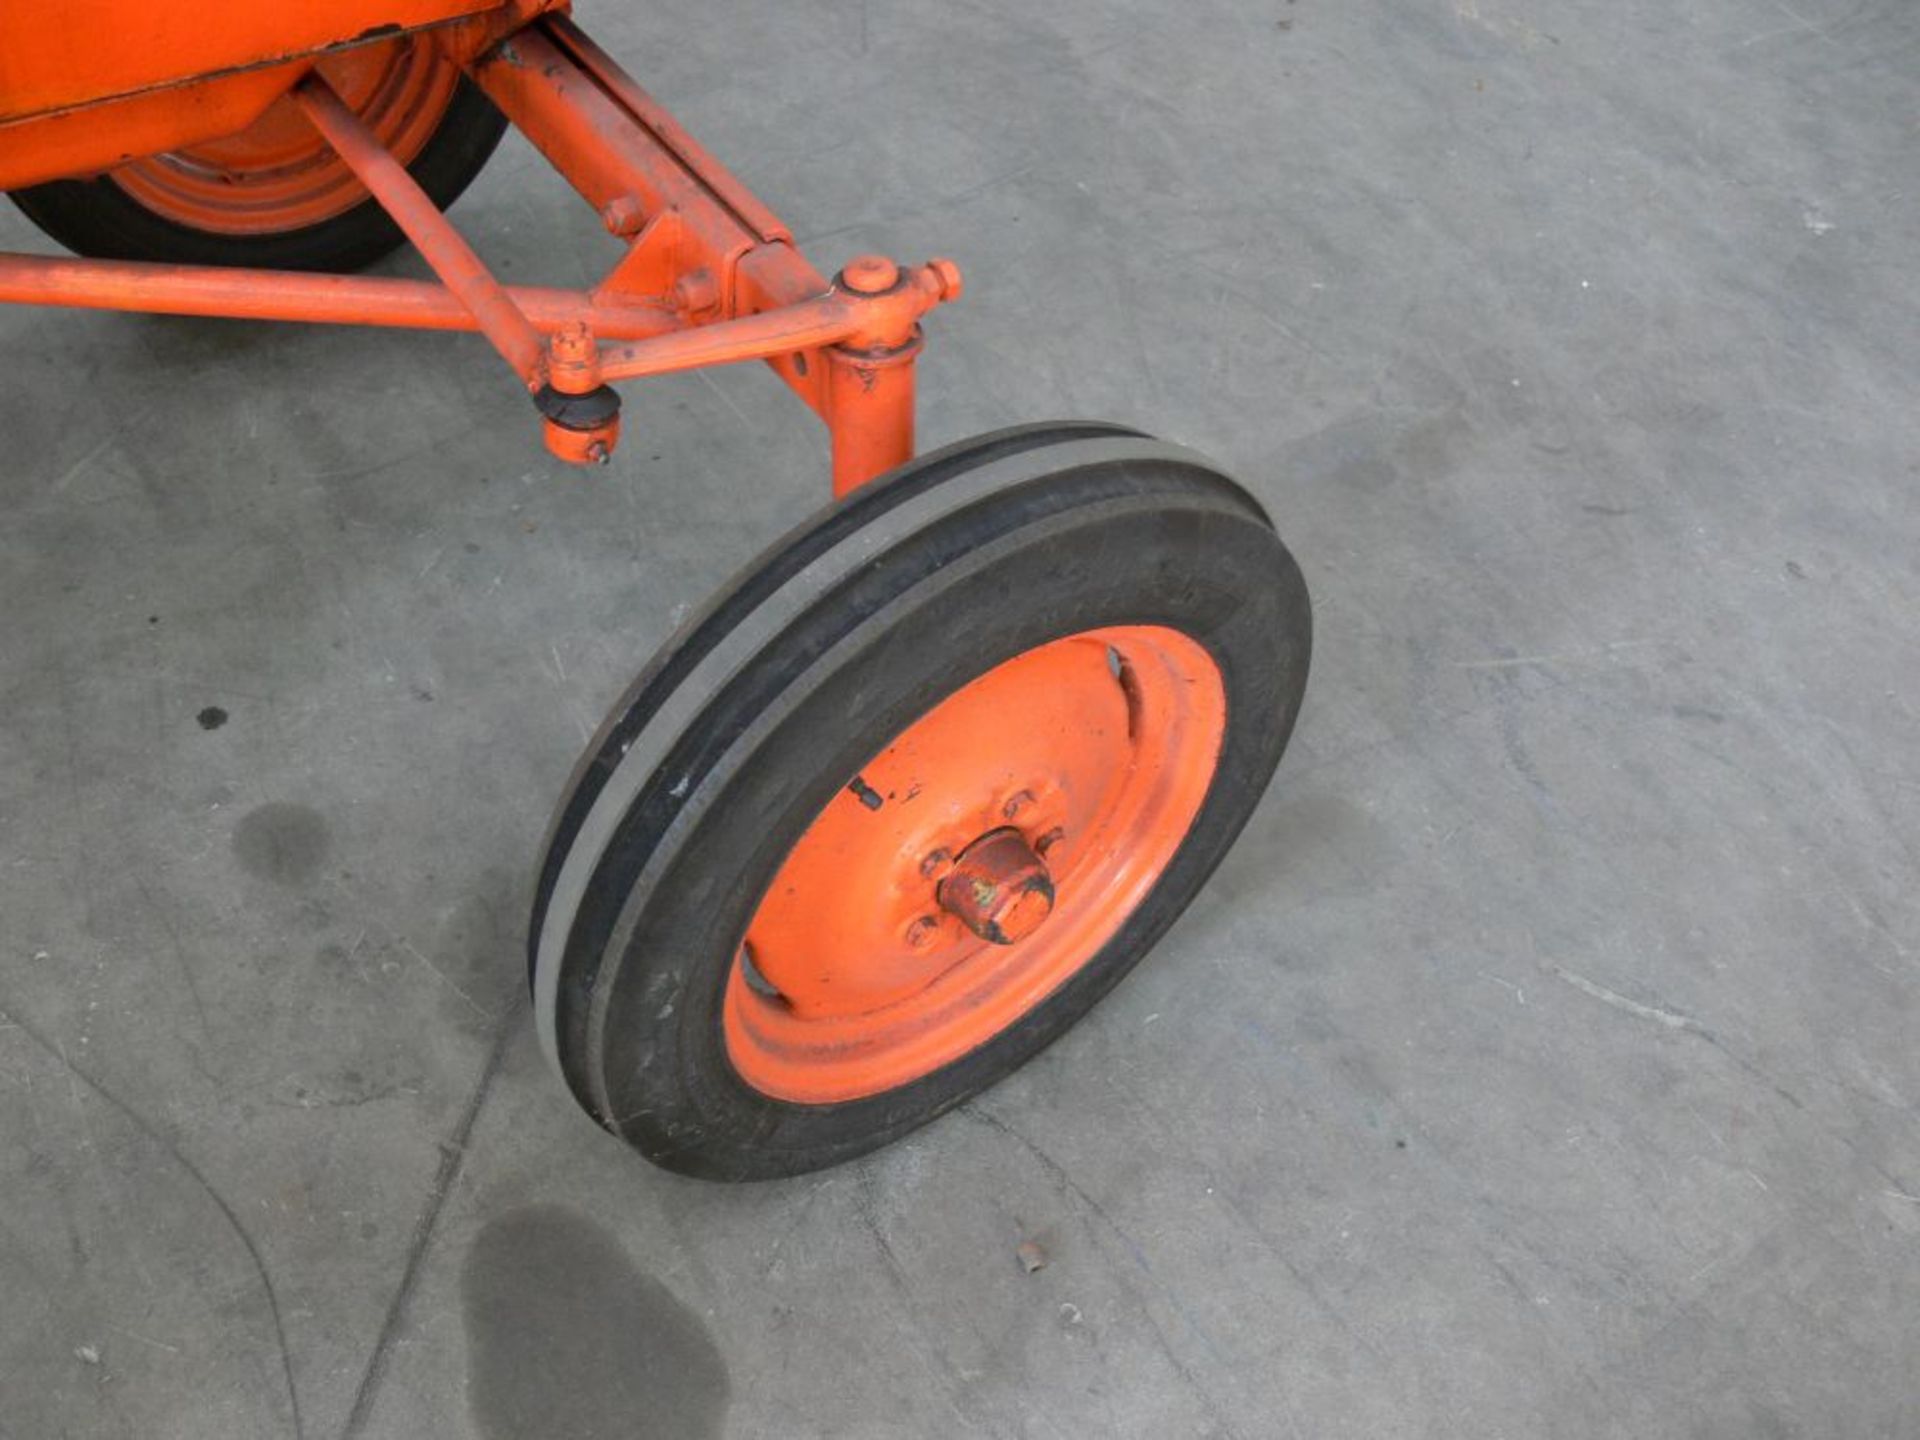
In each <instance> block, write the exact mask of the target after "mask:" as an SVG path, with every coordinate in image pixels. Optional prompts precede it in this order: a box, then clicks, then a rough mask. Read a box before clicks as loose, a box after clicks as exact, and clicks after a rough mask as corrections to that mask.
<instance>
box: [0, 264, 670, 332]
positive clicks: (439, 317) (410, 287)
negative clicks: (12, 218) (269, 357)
mask: <svg viewBox="0 0 1920 1440" xmlns="http://www.w3.org/2000/svg"><path fill="white" fill-rule="evenodd" d="M507 295H508V297H509V298H510V299H511V300H512V301H513V303H514V305H515V306H516V307H517V308H518V309H519V310H520V311H521V312H522V313H523V314H524V315H526V317H527V318H528V319H529V320H530V321H532V322H533V324H534V326H535V327H536V328H537V329H539V330H541V331H542V332H545V333H548V334H551V333H552V332H553V331H556V330H559V329H561V328H562V327H563V326H566V325H571V324H574V323H576V322H580V321H584V322H585V323H586V324H587V325H588V326H589V327H591V328H592V330H593V333H594V334H596V335H599V336H603V337H605V338H606V339H608V340H639V339H643V338H645V337H647V336H650V335H660V334H664V333H665V332H667V331H669V330H674V329H677V328H678V327H679V325H680V320H679V317H678V316H677V315H675V313H674V312H673V311H672V310H670V309H668V308H667V307H666V306H664V305H657V304H650V303H647V302H643V301H633V302H623V303H620V304H615V305H602V304H598V303H596V302H595V301H594V300H593V298H592V297H591V296H589V295H586V294H584V293H583V292H581V291H578V290H558V289H552V288H549V287H546V286H535V285H527V286H518V285H516V286H510V287H508V289H507ZM0 304H12V305H63V306H68V307H71V308H75V309H82V310H126V311H134V312H151V313H153V314H157V315H206V316H219V317H224V318H227V319H233V320H291V321H299V322H303V323H310V324H319V325H385V326H392V327H395V328H399V329H406V330H465V331H477V330H478V329H479V328H480V322H479V321H478V320H476V319H475V318H474V316H473V313H472V312H471V311H469V310H468V309H467V307H466V306H464V305H462V304H461V303H460V301H459V300H458V299H456V298H455V297H454V295H453V294H452V292H450V291H449V290H448V289H447V288H446V286H444V285H439V284H436V283H435V282H433V281H431V280H399V279H388V278H385V277H382V276H374V275H312V274H307V273H305V272H303V271H293V270H248V269H241V268H229V267H221V268H218V269H216V268H214V267H213V266H210V265H154V264H149V263H147V262H145V261H140V260H78V259H68V258H66V257H64V256H49V255H13V254H6V253H3V252H0Z"/></svg>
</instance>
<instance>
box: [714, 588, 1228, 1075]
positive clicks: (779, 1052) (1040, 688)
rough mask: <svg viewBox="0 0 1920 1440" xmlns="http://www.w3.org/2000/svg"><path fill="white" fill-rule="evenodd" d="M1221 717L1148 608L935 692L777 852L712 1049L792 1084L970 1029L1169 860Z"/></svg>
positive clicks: (926, 1066) (1187, 659)
mask: <svg viewBox="0 0 1920 1440" xmlns="http://www.w3.org/2000/svg"><path fill="white" fill-rule="evenodd" d="M1225 729H1226V687H1225V684H1224V682H1223V680H1222V678H1221V674H1220V668H1219V666H1218V665H1217V664H1216V663H1215V661H1214V660H1213V658H1212V656H1211V655H1209V654H1208V653H1207V651H1206V650H1205V649H1204V648H1203V647H1202V646H1201V645H1200V644H1199V643H1198V642H1197V641H1194V640H1192V639H1190V638H1188V637H1187V636H1185V635H1183V634H1181V633H1179V632H1178V631H1175V630H1170V629H1167V628H1165V627H1163V626H1156V625H1129V626H1116V627H1111V628H1104V629H1098V630H1087V631H1082V632H1081V633H1079V634H1076V635H1070V636H1067V637H1065V638H1064V639H1060V640H1054V641H1051V642H1049V643H1047V644H1045V645H1041V646H1038V647H1036V648H1034V649H1032V650H1028V651H1025V652H1023V653H1022V654H1019V655H1016V656H1015V657H1013V658H1012V659H1010V660H1007V661H1005V662H1004V663H1002V664H1000V665H997V666H995V667H994V668H993V669H991V670H989V671H987V672H986V673H985V674H984V675H982V676H980V677H979V678H978V679H976V680H973V681H972V682H970V683H969V684H967V685H965V686H963V687H962V688H961V689H959V690H957V691H955V692H954V693H953V694H952V695H950V696H948V697H947V698H946V699H945V700H943V701H941V702H940V703H939V704H938V705H936V706H934V707H933V709H931V710H929V711H928V712H927V713H926V714H925V715H923V716H921V717H920V718H919V719H918V720H916V721H915V722H914V723H913V724H912V725H910V726H909V727H908V728H907V729H906V730H904V731H902V732H901V733H900V735H898V736H897V737H896V738H895V739H894V740H893V741H892V743H890V744H889V745H888V746H887V747H886V748H885V749H884V750H882V751H881V752H880V753H879V754H878V755H875V756H874V757H873V758H872V759H871V760H870V761H869V762H868V763H867V764H866V765H865V766H863V767H862V769H861V771H860V774H859V776H858V777H857V778H856V779H855V780H854V781H853V782H852V784H851V785H849V786H848V787H847V788H846V789H845V790H843V791H841V792H840V793H839V794H837V795H836V796H835V797H834V799H833V800H832V801H830V802H829V803H828V805H827V806H826V808H825V809H824V810H822V811H821V813H820V814H819V815H818V816H817V817H816V818H815V819H814V821H813V823H812V824H811V825H810V826H809V827H808V829H807V831H806V832H805V834H803V835H802V836H801V837H800V840H799V842H798V843H797V844H796V845H795V846H794V848H793V849H792V851H791V852H790V853H789V854H788V856H787V858H786V860H785V861H784V863H783V864H782V865H781V867H780V870H779V873H778V874H777V875H776V876H775V877H774V880H773V883H772V884H771V885H770V886H769V887H768V889H767V892H766V894H765V895H764V896H763V897H762V898H761V900H760V904H759V906H758V908H757V909H756V911H755V913H754V916H753V919H752V920H751V921H750V922H749V924H748V927H747V932H746V939H745V943H744V944H743V946H742V947H741V953H740V957H739V959H738V960H737V961H736V963H735V964H734V966H733V968H732V973H731V974H730V975H729V977H728V980H727V989H726V995H725V997H724V1000H723V1003H722V1022H721V1023H722V1028H723V1032H724V1035H725V1040H726V1047H727V1054H728V1058H729V1059H730V1060H731V1061H732V1063H733V1066H734V1069H735V1070H736V1072H738V1074H739V1075H740V1077H741V1078H742V1079H743V1080H745V1081H746V1082H747V1083H748V1084H749V1085H752V1086H753V1087H754V1088H755V1089H758V1090H760V1091H762V1092H763V1093H765V1094H768V1095H772V1096H775V1097H777V1098H780V1099H784V1100H791V1101H796V1102H800V1103H804V1104H830V1103H833V1102H837V1101H846V1100H855V1099H859V1098H861V1097H863V1096H869V1095H877V1094H880V1093H882V1092H884V1091H888V1090H892V1089H896V1088H898V1087H899V1086H901V1085H905V1084H907V1083H909V1082H911V1081H913V1080H916V1079H918V1078H920V1077H921V1076H923V1075H926V1074H928V1073H930V1072H932V1071H934V1070H937V1069H938V1068H940V1067H941V1066H942V1065H945V1064H948V1063H949V1062H951V1061H953V1060H956V1059H958V1058H960V1057H961V1056H963V1055H965V1054H967V1053H969V1052H970V1051H972V1050H975V1049H977V1048H979V1047H980V1046H981V1045H983V1044H985V1043H986V1042H988V1041H989V1040H991V1039H992V1038H993V1037H994V1036H996V1035H998V1034H1000V1033H1002V1032H1003V1031H1005V1030H1006V1029H1007V1028H1008V1027H1009V1026H1011V1025H1013V1024H1015V1023H1016V1022H1018V1021H1019V1019H1020V1018H1021V1017H1022V1016H1024V1015H1026V1014H1027V1013H1028V1012H1030V1011H1031V1010H1032V1009H1033V1008H1034V1007H1035V1006H1036V1005H1038V1004H1040V1002H1041V1001H1043V1000H1045V999H1046V998H1047V996H1049V995H1051V994H1052V993H1053V992H1054V991H1056V990H1058V989H1059V988H1060V987H1061V986H1062V985H1063V984H1065V983H1066V982H1067V981H1068V980H1070V979H1071V978H1072V977H1073V976H1074V975H1075V974H1076V973H1077V972H1078V971H1079V970H1080V969H1081V968H1082V967H1084V966H1085V965H1086V964H1087V962H1088V961H1090V960H1091V959H1092V958H1093V957H1094V956H1095V955H1096V954H1098V953H1099V951H1100V949H1101V948H1102V947H1103V946H1104V945H1105V944H1106V943H1107V942H1108V941H1109V940H1111V939H1112V938H1113V937H1114V935H1115V934H1116V933H1117V932H1118V931H1119V929H1120V927H1121V926H1122V925H1123V924H1124V923H1125V922H1126V919H1127V917H1128V916H1129V915H1131V914H1132V913H1133V912H1134V910H1135V909H1137V908H1138V906H1139V905H1140V903H1141V901H1142V900H1144V899H1145V898H1146V896H1147V894H1148V892H1149V891H1150V890H1151V889H1152V888H1153V885H1154V883H1155V882H1156V881H1157V880H1158V879H1159V877H1160V875H1161V873H1162V872H1163V871H1164V870H1165V869H1166V868H1167V866H1168V864H1169V863H1171V861H1172V860H1173V857H1174V855H1175V853H1176V852H1177V851H1178V850H1179V848H1180V845H1181V842H1182V841H1183V840H1184V839H1185V838H1186V835H1187V832H1188V830H1189V829H1190V828H1191V826H1192V824H1193V820H1194V817H1195V816H1196V815H1197V814H1198V813H1199V811H1200V806H1201V804H1202V802H1203V801H1204V800H1205V799H1206V796H1207V791H1208V789H1209V787H1210V786H1211V785H1212V782H1213V776H1214V772H1215V770H1216V768H1217V767H1218V764H1219V756H1220V746H1221V740H1222V737H1223V735H1224V734H1225Z"/></svg>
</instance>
